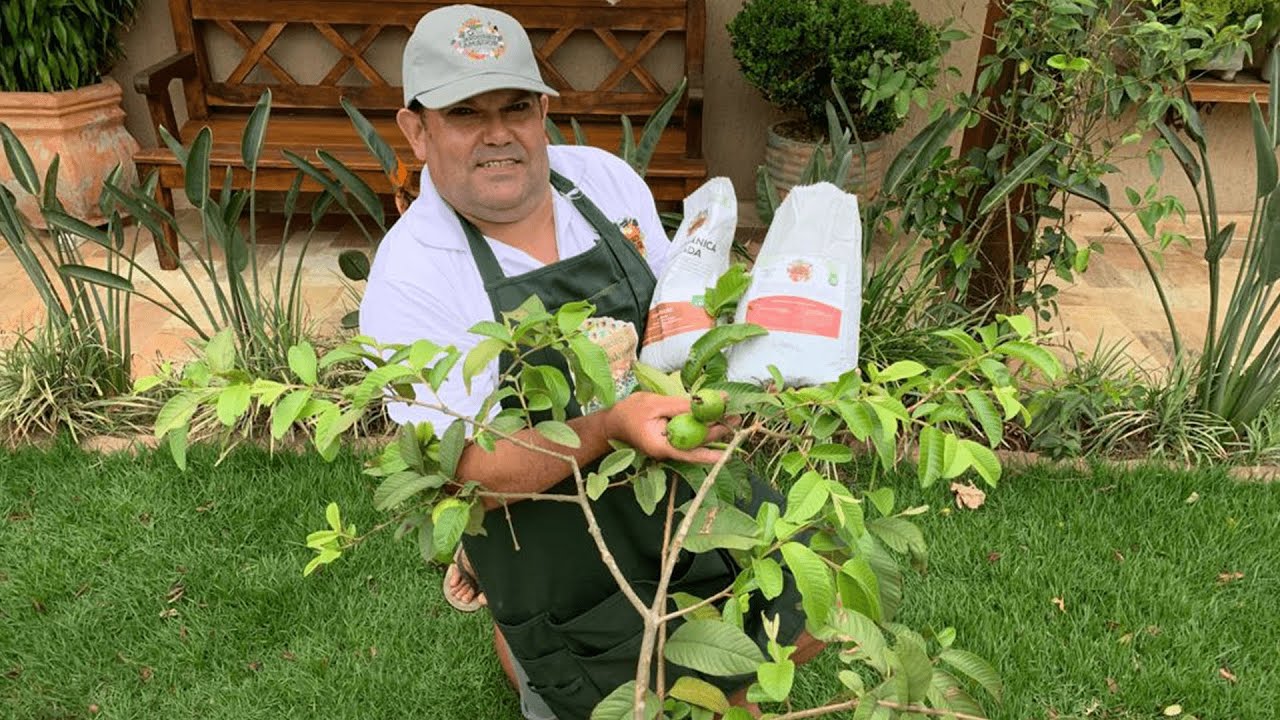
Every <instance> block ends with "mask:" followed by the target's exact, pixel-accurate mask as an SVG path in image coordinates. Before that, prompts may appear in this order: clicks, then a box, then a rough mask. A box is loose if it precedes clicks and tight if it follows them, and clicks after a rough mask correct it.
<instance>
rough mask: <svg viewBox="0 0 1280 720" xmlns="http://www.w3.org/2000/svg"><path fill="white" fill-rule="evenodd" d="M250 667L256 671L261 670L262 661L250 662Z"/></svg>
mask: <svg viewBox="0 0 1280 720" xmlns="http://www.w3.org/2000/svg"><path fill="white" fill-rule="evenodd" d="M249 669H250V670H252V671H254V672H258V671H259V670H261V669H262V661H260V660H254V661H253V662H251V663H249Z"/></svg>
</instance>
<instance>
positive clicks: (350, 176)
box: [316, 150, 387, 227]
mask: <svg viewBox="0 0 1280 720" xmlns="http://www.w3.org/2000/svg"><path fill="white" fill-rule="evenodd" d="M316 155H317V156H318V157H319V158H320V162H322V163H324V164H325V167H327V168H329V172H331V173H333V176H334V177H335V178H337V179H338V182H339V183H341V184H342V189H343V190H345V191H347V192H348V193H350V194H351V196H352V197H354V198H355V199H356V201H357V202H359V203H360V205H361V206H363V207H364V209H365V212H367V213H369V216H370V217H372V218H373V219H374V221H376V222H377V223H378V227H386V225H387V217H386V211H384V210H383V209H382V201H381V200H379V199H378V194H377V193H375V192H374V191H373V188H371V187H369V183H367V182H365V181H364V180H363V179H361V177H360V176H359V175H357V174H355V173H354V172H352V171H351V169H350V168H348V167H347V166H346V165H344V164H343V163H342V161H341V160H339V159H338V158H336V157H334V156H333V155H331V154H329V153H328V152H325V151H324V150H316Z"/></svg>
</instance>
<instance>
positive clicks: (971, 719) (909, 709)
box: [773, 699, 987, 720]
mask: <svg viewBox="0 0 1280 720" xmlns="http://www.w3.org/2000/svg"><path fill="white" fill-rule="evenodd" d="M861 704H862V701H861V700H858V699H854V700H846V701H844V702H840V703H834V704H831V705H823V706H822V707H817V708H811V709H809V710H797V711H796V712H789V713H786V714H783V715H774V716H773V720H801V719H802V718H813V717H820V716H822V715H830V714H833V713H838V712H844V711H846V710H853V709H855V708H857V707H858V706H859V705H861ZM875 704H876V705H877V706H879V707H882V708H885V709H886V710H897V711H898V712H901V713H913V714H916V715H929V716H932V717H945V718H954V720H987V718H985V717H983V716H981V715H970V714H968V713H962V712H957V711H955V710H942V709H939V708H931V707H924V706H923V705H904V704H902V703H896V702H892V701H889V700H877V701H876V703H875Z"/></svg>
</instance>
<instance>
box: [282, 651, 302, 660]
mask: <svg viewBox="0 0 1280 720" xmlns="http://www.w3.org/2000/svg"><path fill="white" fill-rule="evenodd" d="M280 657H282V658H284V659H285V660H288V661H290V662H292V661H294V660H297V659H298V656H297V655H294V654H293V653H291V652H289V651H288V650H285V651H284V652H282V653H280Z"/></svg>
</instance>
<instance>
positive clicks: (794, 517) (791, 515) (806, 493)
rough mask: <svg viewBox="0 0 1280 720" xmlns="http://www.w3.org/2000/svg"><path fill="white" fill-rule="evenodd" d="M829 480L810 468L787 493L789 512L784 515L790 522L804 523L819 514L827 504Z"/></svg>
mask: <svg viewBox="0 0 1280 720" xmlns="http://www.w3.org/2000/svg"><path fill="white" fill-rule="evenodd" d="M827 497H828V492H827V480H826V478H824V477H822V475H820V474H818V473H816V472H813V471H812V470H810V471H809V472H807V473H805V474H804V475H801V476H800V479H799V480H797V481H796V484H795V485H792V486H791V491H790V492H788V493H787V512H786V514H784V515H783V516H782V517H783V518H784V519H785V520H787V521H788V522H792V523H796V524H803V523H806V522H808V521H809V520H810V519H812V518H813V516H814V515H817V514H818V512H819V511H821V510H822V507H823V506H824V505H826V504H827Z"/></svg>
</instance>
